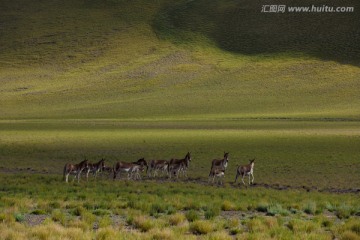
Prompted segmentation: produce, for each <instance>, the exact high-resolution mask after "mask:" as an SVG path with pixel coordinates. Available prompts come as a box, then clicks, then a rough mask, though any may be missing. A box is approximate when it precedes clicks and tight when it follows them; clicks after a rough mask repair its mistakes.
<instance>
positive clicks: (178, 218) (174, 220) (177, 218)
mask: <svg viewBox="0 0 360 240" xmlns="http://www.w3.org/2000/svg"><path fill="white" fill-rule="evenodd" d="M185 219H186V217H185V215H184V214H182V213H175V214H174V215H171V216H170V217H169V223H170V224H171V225H175V226H176V225H179V224H181V223H183V222H184V221H185Z"/></svg>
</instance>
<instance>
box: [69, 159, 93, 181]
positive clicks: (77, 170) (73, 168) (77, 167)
mask: <svg viewBox="0 0 360 240" xmlns="http://www.w3.org/2000/svg"><path fill="white" fill-rule="evenodd" d="M85 168H88V160H87V159H85V160H84V161H82V162H80V163H78V164H71V163H67V164H65V166H64V175H63V179H64V180H65V181H66V182H68V180H69V175H70V174H71V173H73V174H75V178H77V180H78V182H79V181H80V176H81V172H82V171H83V170H84V169H85ZM75 178H74V179H73V181H74V180H75Z"/></svg>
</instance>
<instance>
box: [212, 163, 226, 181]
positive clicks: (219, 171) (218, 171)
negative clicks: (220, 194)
mask: <svg viewBox="0 0 360 240" xmlns="http://www.w3.org/2000/svg"><path fill="white" fill-rule="evenodd" d="M224 177H225V168H224V167H222V166H215V167H213V168H212V169H211V171H210V173H209V182H210V179H211V178H212V183H214V181H215V178H216V179H218V181H217V183H218V184H220V185H222V184H223V179H224Z"/></svg>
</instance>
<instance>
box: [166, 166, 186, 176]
mask: <svg viewBox="0 0 360 240" xmlns="http://www.w3.org/2000/svg"><path fill="white" fill-rule="evenodd" d="M186 168H187V167H186V162H179V163H174V164H172V165H170V166H169V171H168V173H169V178H171V176H172V175H174V176H175V177H176V178H179V175H180V173H183V174H184V175H185V173H184V171H185V169H186Z"/></svg>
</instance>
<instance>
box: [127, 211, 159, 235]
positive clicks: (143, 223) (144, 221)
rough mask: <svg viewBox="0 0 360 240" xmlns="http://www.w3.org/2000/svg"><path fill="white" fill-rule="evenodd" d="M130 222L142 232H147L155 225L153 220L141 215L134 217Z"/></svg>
mask: <svg viewBox="0 0 360 240" xmlns="http://www.w3.org/2000/svg"><path fill="white" fill-rule="evenodd" d="M132 224H133V226H134V227H135V228H137V229H139V230H140V231H142V232H147V231H149V230H150V229H152V228H154V226H155V224H154V222H153V220H151V219H150V218H149V217H146V216H142V215H140V216H136V217H134V220H133V222H132Z"/></svg>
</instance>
